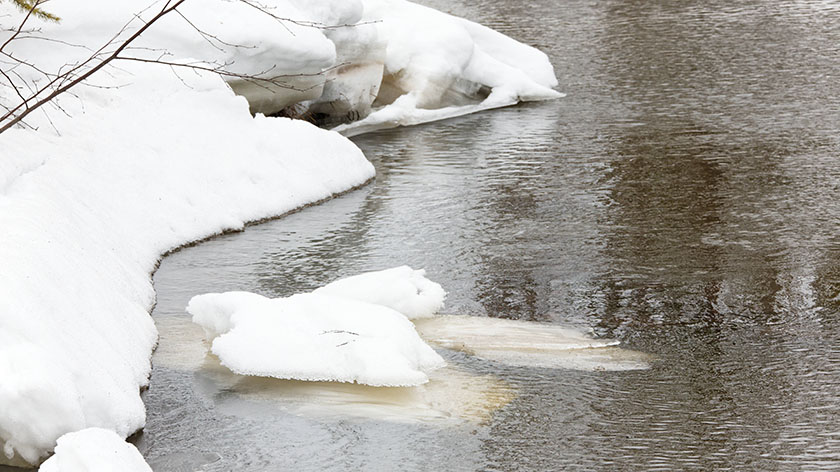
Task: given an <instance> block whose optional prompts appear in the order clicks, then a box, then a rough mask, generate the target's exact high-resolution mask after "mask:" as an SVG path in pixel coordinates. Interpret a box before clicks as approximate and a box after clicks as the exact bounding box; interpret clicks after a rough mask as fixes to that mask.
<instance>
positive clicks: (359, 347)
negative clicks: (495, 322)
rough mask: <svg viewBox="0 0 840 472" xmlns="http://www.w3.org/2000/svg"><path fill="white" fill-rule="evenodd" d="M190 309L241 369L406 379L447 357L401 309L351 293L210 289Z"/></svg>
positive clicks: (419, 379)
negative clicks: (272, 294)
mask: <svg viewBox="0 0 840 472" xmlns="http://www.w3.org/2000/svg"><path fill="white" fill-rule="evenodd" d="M187 312H188V313H190V314H192V315H193V322H195V323H197V324H199V325H201V326H202V327H204V328H205V331H206V333H207V334H208V337H209V338H215V339H212V348H211V350H212V352H213V354H215V355H216V356H218V358H219V360H220V361H221V363H222V365H224V366H226V367H227V368H229V369H230V370H232V371H233V372H235V373H238V374H242V375H254V376H261V377H274V378H280V379H297V380H308V381H337V382H355V383H360V384H365V385H372V386H389V387H403V386H414V385H421V384H424V383H426V382H428V380H429V377H428V375H427V372H429V371H432V370H435V369H437V368H440V367H443V366H444V365H445V362H444V360H443V359H442V358H441V357H440V356H439V355H438V354H437V353H436V352H435V351H434V350H433V349H432V348H430V347H429V346H428V345H427V344H426V343H424V342H423V340H421V339H420V337H419V336H418V335H417V332H416V331H415V330H414V325H413V324H412V323H411V322H410V321H409V320H408V319H407V318H406V317H405V316H403V315H402V314H401V313H399V312H397V311H395V310H392V309H390V308H388V307H385V306H382V305H375V304H372V303H366V302H362V301H358V300H354V299H351V298H346V297H341V296H333V295H327V294H318V293H306V294H297V295H293V296H291V297H287V298H275V299H269V298H265V297H261V296H259V295H255V294H252V293H245V292H228V293H212V294H205V295H199V296H196V297H193V299H192V300H190V303H189V306H188V307H187Z"/></svg>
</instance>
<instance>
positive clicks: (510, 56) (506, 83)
mask: <svg viewBox="0 0 840 472" xmlns="http://www.w3.org/2000/svg"><path fill="white" fill-rule="evenodd" d="M362 20H363V21H364V22H372V23H373V24H375V25H376V27H377V31H378V34H379V38H380V40H381V41H382V42H384V43H385V44H386V51H385V64H384V66H385V69H384V71H383V76H382V83H381V85H380V87H379V90H378V95H377V97H376V101H375V102H374V104H373V105H374V107H375V109H374V111H373V113H371V114H370V115H369V116H367V117H366V118H364V119H362V120H359V121H356V122H352V123H347V124H344V125H340V126H338V127H336V128H334V129H335V130H336V131H339V132H341V133H342V134H345V135H347V136H351V135H355V134H360V133H364V132H367V131H372V130H375V129H381V128H389V127H395V126H404V125H413V124H418V123H423V122H427V121H433V120H439V119H443V118H449V117H453V116H458V115H463V114H466V113H473V112H476V111H480V110H486V109H490V108H498V107H503V106H508V105H513V104H515V103H517V102H520V101H532V100H547V99H552V98H557V97H561V96H563V94H561V93H559V92H557V91H555V90H553V89H552V87H555V86H556V85H557V79H556V77H555V75H554V68H553V67H552V65H551V63H550V62H549V60H548V56H546V55H545V54H544V53H543V52H541V51H539V50H537V49H535V48H533V47H530V46H528V45H525V44H522V43H520V42H518V41H516V40H514V39H512V38H509V37H507V36H505V35H503V34H501V33H499V32H497V31H494V30H492V29H490V28H487V27H484V26H482V25H479V24H477V23H473V22H471V21H468V20H465V19H463V18H458V17H454V16H451V15H448V14H445V13H442V12H439V11H437V10H434V9H431V8H428V7H425V6H422V5H417V4H414V3H411V2H408V1H404V0H365V1H364V16H363V18H362Z"/></svg>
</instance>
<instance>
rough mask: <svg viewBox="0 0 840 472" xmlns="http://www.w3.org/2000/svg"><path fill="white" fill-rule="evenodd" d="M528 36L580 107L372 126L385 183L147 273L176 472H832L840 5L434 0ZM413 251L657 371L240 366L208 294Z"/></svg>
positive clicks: (838, 437)
mask: <svg viewBox="0 0 840 472" xmlns="http://www.w3.org/2000/svg"><path fill="white" fill-rule="evenodd" d="M427 3H429V4H430V5H433V6H435V7H437V8H439V9H442V10H444V11H449V12H451V13H453V14H457V15H460V16H465V17H467V18H470V19H473V20H476V21H479V22H481V23H484V24H486V25H488V26H491V27H493V28H496V29H498V30H499V31H502V32H503V33H506V34H508V35H510V36H513V37H515V38H517V39H520V40H522V41H524V42H526V43H529V44H533V45H535V46H537V47H539V48H541V49H542V50H544V51H546V52H547V53H548V54H549V55H550V57H551V60H552V63H553V64H554V65H555V68H556V71H557V76H558V78H559V80H560V86H559V89H560V90H561V91H563V92H565V93H567V94H568V96H567V97H566V98H563V99H560V100H556V101H551V102H543V103H534V104H527V105H523V106H518V107H513V108H508V109H503V110H497V111H492V112H485V113H480V114H477V115H472V116H467V117H462V118H457V119H452V120H448V121H444V122H440V123H434V124H428V125H423V126H419V127H415V128H410V129H398V130H390V131H384V132H378V133H374V134H369V135H364V136H360V137H357V138H354V140H355V142H356V143H357V144H358V145H359V146H360V147H361V148H362V149H363V150H364V151H365V154H366V155H367V156H368V158H369V159H370V160H371V161H372V162H373V163H374V164H375V165H376V168H377V178H376V181H375V182H374V183H373V184H371V185H370V186H368V187H365V188H363V189H361V190H358V191H355V192H351V193H349V194H347V195H345V196H342V197H340V198H337V199H335V200H332V201H330V202H327V203H326V204H323V205H320V206H316V207H311V208H308V209H305V210H303V211H301V212H298V213H295V214H293V215H290V216H288V217H285V218H283V219H280V220H276V221H273V222H269V223H266V224H262V225H258V226H253V227H249V228H248V229H247V230H246V231H244V232H242V233H237V234H231V235H225V236H221V237H218V238H214V239H213V240H210V241H208V242H205V243H202V244H200V245H198V246H195V247H190V248H187V249H184V250H181V251H179V252H177V253H175V254H173V255H171V256H169V257H168V258H166V259H165V260H164V261H163V264H162V265H161V267H160V270H159V271H158V272H157V274H156V276H155V285H156V289H157V292H158V297H159V299H158V306H157V308H156V310H155V312H154V317H155V320H156V322H157V323H158V325H159V328H160V330H161V335H162V339H161V347H160V349H159V350H158V352H157V353H156V355H155V370H154V373H153V376H152V381H151V387H150V389H149V391H147V392H146V393H145V394H144V395H145V397H144V398H145V400H146V403H147V406H148V412H149V413H148V414H149V418H148V424H147V427H146V429H145V431H144V433H143V434H142V435H141V436H140V437H139V438H137V440H136V442H137V444H138V446H139V447H140V449H141V451H142V452H143V453H144V455H145V456H146V457H147V459H148V460H149V461H150V463H151V464H152V465H153V466H154V467H155V469H156V470H161V471H163V470H207V471H210V470H214V471H216V470H218V471H227V470H237V471H258V470H284V469H287V468H294V469H295V470H312V471H315V470H318V471H320V470H500V471H514V470H523V471H531V470H560V469H564V470H592V469H600V470H673V469H684V470H730V469H732V470H793V469H796V470H836V469H838V468H840V165H838V164H840V4H838V3H836V2H830V1H779V0H761V1H755V0H746V1H740V2H727V1H721V0H707V1H702V2H701V1H689V0H664V1H657V2H651V1H643V0H635V1H634V0H628V1H619V0H601V1H593V0H568V1H565V2H556V1H552V0H534V1H530V2H517V1H487V0H480V1H475V2H455V3H451V2H443V1H442V0H440V1H439V0H435V1H431V2H427ZM402 264H408V265H411V266H413V267H416V268H420V267H424V268H426V269H427V271H428V275H429V276H430V278H432V279H433V280H436V281H438V282H440V283H441V284H442V285H443V286H444V287H445V288H446V289H447V290H448V292H449V297H448V299H447V308H446V312H447V313H448V314H455V315H474V316H481V317H491V318H507V319H514V320H530V321H539V322H543V323H546V324H550V325H552V326H569V327H577V328H580V329H591V330H593V331H594V333H595V334H596V335H597V336H601V337H611V338H615V339H618V340H620V341H621V342H622V345H623V346H624V347H626V348H628V349H633V350H637V351H642V352H646V353H649V354H651V355H652V356H653V359H654V360H652V361H651V362H650V368H649V369H645V370H615V371H613V370H610V369H606V370H603V369H595V370H592V369H589V370H586V369H584V370H579V369H570V368H545V367H533V366H531V367H529V366H521V365H520V366H512V365H509V364H505V363H500V362H494V361H488V360H482V359H480V358H475V357H473V356H469V355H467V354H464V353H460V352H457V351H450V350H447V349H441V353H442V354H443V355H444V357H446V358H447V360H448V361H449V363H450V365H451V366H452V367H451V368H450V369H448V370H447V371H445V372H443V373H440V374H437V375H438V377H437V380H433V382H432V383H431V384H430V386H429V387H428V388H426V389H425V390H423V391H420V392H419V393H418V392H417V391H412V390H411V389H393V390H388V391H386V392H384V393H383V392H381V391H376V390H375V389H374V390H371V389H364V388H355V387H351V386H330V385H328V384H322V385H316V386H314V387H313V386H311V385H306V384H301V383H293V382H280V381H261V380H255V379H246V378H241V377H236V376H233V375H232V374H229V373H227V372H226V371H225V369H223V368H221V367H219V366H218V365H217V363H215V362H214V361H213V360H212V359H209V358H206V357H205V356H204V351H205V350H206V346H205V345H203V344H202V343H201V342H200V338H201V333H200V331H198V329H197V328H195V327H193V326H191V324H190V323H189V319H188V317H187V315H186V314H184V307H185V306H186V303H187V301H188V300H189V298H190V297H191V296H193V295H196V294H200V293H205V292H211V291H227V290H247V291H252V292H257V293H261V294H263V295H267V296H285V295H289V294H291V293H295V292H299V291H304V290H310V289H312V288H315V287H317V286H319V285H322V284H325V283H327V282H330V281H332V280H334V279H336V278H338V277H342V276H347V275H353V274H356V273H359V272H362V271H366V270H374V269H382V268H387V267H391V266H396V265H402Z"/></svg>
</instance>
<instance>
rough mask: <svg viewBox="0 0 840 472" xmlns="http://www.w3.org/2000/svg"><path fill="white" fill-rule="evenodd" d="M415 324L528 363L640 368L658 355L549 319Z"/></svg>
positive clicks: (456, 345) (451, 319) (436, 339)
mask: <svg viewBox="0 0 840 472" xmlns="http://www.w3.org/2000/svg"><path fill="white" fill-rule="evenodd" d="M415 324H416V326H417V331H418V332H419V333H420V336H422V337H423V339H425V340H426V341H428V342H430V343H432V344H434V345H437V346H440V347H444V348H447V349H453V350H457V351H463V352H466V353H468V354H470V355H473V356H476V357H481V358H484V359H488V360H492V361H497V362H502V363H505V364H511V365H517V366H523V367H548V368H565V369H576V370H637V369H647V368H648V367H650V362H651V360H652V356H650V355H649V354H645V353H642V352H638V351H632V350H628V349H621V348H619V347H618V345H619V342H618V341H616V340H612V339H596V338H594V337H592V336H591V335H589V334H587V333H585V332H583V331H580V330H577V329H572V328H566V327H562V326H556V325H550V324H544V323H533V322H527V321H518V320H504V319H496V318H483V317H475V316H453V315H447V316H437V317H434V318H429V319H423V320H417V322H416V323H415Z"/></svg>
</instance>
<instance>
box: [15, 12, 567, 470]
mask: <svg viewBox="0 0 840 472" xmlns="http://www.w3.org/2000/svg"><path fill="white" fill-rule="evenodd" d="M148 3H149V2H146V1H140V0H137V1H132V2H118V3H117V4H114V3H113V2H104V1H99V0H97V1H90V2H82V3H79V2H70V1H69V0H55V1H52V2H49V3H48V4H47V5H45V6H48V8H49V10H50V11H51V12H53V13H56V14H57V15H58V16H60V17H62V21H61V23H58V24H55V23H44V22H41V23H38V24H34V26H36V27H38V28H40V29H41V32H40V33H38V34H40V35H41V36H43V37H46V38H50V39H51V40H58V41H60V42H55V41H45V40H38V39H27V38H23V39H18V40H15V41H14V42H12V43H10V44H9V46H8V47H7V49H6V51H8V52H9V53H10V54H12V55H14V56H15V57H19V58H28V59H31V60H33V61H34V60H37V65H38V66H39V68H40V69H46V70H57V69H58V68H59V67H60V66H61V65H62V64H65V63H73V62H75V61H78V60H79V59H80V58H83V57H86V56H87V55H89V54H90V51H89V49H88V48H97V47H99V46H100V45H102V44H104V43H105V42H106V41H107V39H108V38H110V37H111V35H113V34H114V32H115V31H118V30H119V29H120V28H121V27H122V25H123V24H124V23H125V22H126V21H128V19H130V18H131V17H132V15H133V14H134V13H136V12H139V11H141V10H143V9H144V8H145V7H147V6H148ZM270 6H271V8H272V9H271V13H272V14H273V15H274V16H278V17H283V18H295V19H301V20H305V21H309V22H314V23H316V24H318V25H321V26H324V25H344V24H354V23H357V22H360V21H364V22H365V23H364V24H363V25H361V26H356V27H352V28H313V27H309V26H302V25H299V24H295V23H290V22H278V20H276V19H275V18H274V17H272V16H271V15H266V13H265V12H260V11H258V10H257V9H254V8H252V7H251V6H249V5H248V4H245V3H241V2H222V1H218V2H216V1H214V2H213V4H212V6H210V5H208V4H207V3H206V2H205V3H202V4H201V5H200V6H199V5H198V4H190V3H189V2H187V3H186V4H185V6H184V9H183V14H184V17H186V18H189V19H190V21H189V22H187V21H186V20H185V19H184V18H182V17H179V16H175V15H172V16H171V17H168V18H166V19H165V20H164V21H162V22H161V23H160V24H156V25H155V26H154V27H153V28H152V29H150V30H149V31H148V34H147V35H146V36H144V40H143V42H142V43H139V44H138V46H142V47H143V48H146V49H137V50H135V51H133V52H134V53H135V54H137V55H138V57H157V56H158V55H159V54H160V49H159V48H164V49H165V50H166V51H169V52H171V54H172V56H171V57H169V56H167V57H168V60H172V61H188V60H190V58H199V59H201V60H205V61H215V62H216V63H224V64H229V67H230V68H231V70H233V71H235V72H237V73H242V74H257V73H259V72H261V71H265V70H273V72H272V73H284V74H314V73H318V72H320V71H324V70H329V72H328V73H327V74H326V78H327V79H329V80H328V81H327V80H324V78H325V76H316V77H320V78H321V80H320V81H315V82H313V84H312V86H307V87H299V86H297V85H298V84H297V83H296V86H295V87H294V89H283V90H280V92H283V93H279V94H278V93H269V92H271V91H269V90H266V89H265V88H264V87H262V88H260V87H256V88H254V87H251V85H253V83H252V82H249V81H236V80H233V81H231V83H230V84H229V85H228V84H226V83H225V82H224V81H223V80H222V78H221V77H219V76H218V75H216V74H213V73H211V72H206V71H198V70H191V69H190V70H174V69H171V68H169V67H166V66H161V65H154V64H145V63H136V62H119V63H114V64H113V66H109V67H108V68H106V69H104V70H102V71H101V72H100V73H98V74H97V75H95V76H94V77H93V78H92V79H91V80H90V81H89V82H88V83H87V84H86V85H85V84H83V85H81V86H79V87H76V88H74V89H73V90H72V94H66V95H64V96H62V97H61V98H60V99H59V100H58V101H57V102H56V105H58V106H60V107H61V108H60V109H59V108H57V107H49V106H48V107H44V109H43V112H41V111H39V112H37V113H34V114H32V115H30V117H29V118H28V119H27V126H25V127H19V128H14V129H11V130H9V131H6V132H5V133H3V134H2V135H0V228H2V231H0V261H2V265H0V379H2V382H0V445H2V448H3V454H0V463H13V464H24V463H30V464H37V463H38V462H39V461H41V460H43V459H44V458H45V457H46V456H47V455H48V454H49V453H50V452H51V451H52V450H53V448H54V447H55V444H56V440H57V439H58V438H59V437H60V436H62V435H64V434H66V433H69V432H73V431H79V430H82V429H85V428H88V427H102V428H106V429H110V430H114V431H116V432H117V434H119V435H120V436H122V437H125V436H127V435H129V434H131V433H132V432H134V431H136V430H138V429H140V428H142V427H143V424H144V420H145V410H144V406H143V403H142V401H141V399H140V396H139V391H140V389H141V388H142V387H143V386H144V385H146V384H147V382H148V376H149V371H150V364H149V358H150V355H151V352H152V349H153V348H154V345H155V342H156V339H157V333H156V331H155V328H154V324H153V323H152V321H151V318H150V317H149V316H148V313H149V310H150V309H151V308H152V306H153V304H154V290H153V287H152V285H151V281H150V274H151V272H152V271H153V270H154V268H155V265H156V263H157V261H158V260H159V259H160V257H161V256H162V255H163V254H165V253H166V252H168V251H170V250H172V249H174V248H177V247H179V246H181V245H183V244H186V243H189V242H191V241H195V240H199V239H202V238H206V237H208V236H210V235H213V234H216V233H219V232H222V231H226V230H231V229H239V228H242V226H243V225H244V224H245V223H246V222H249V221H254V220H259V219H263V218H266V217H271V216H276V215H280V214H283V213H285V212H288V211H290V210H292V209H295V208H297V207H300V206H302V205H306V204H308V203H312V202H315V201H318V200H321V199H324V198H327V197H329V196H331V195H334V194H336V193H339V192H342V191H346V190H348V189H350V188H352V187H354V186H358V185H361V184H363V183H364V182H366V181H367V180H369V179H370V178H372V177H373V175H374V170H373V167H372V166H371V165H370V163H369V162H367V160H366V159H365V158H364V156H363V155H362V153H361V151H359V150H358V148H357V147H356V146H355V145H353V144H352V143H351V142H350V141H348V140H347V139H346V138H344V137H342V136H340V135H339V134H337V133H334V132H330V131H324V130H321V129H318V128H316V127H315V126H313V125H310V124H308V123H305V122H302V121H293V120H289V119H285V118H266V117H263V116H261V115H257V116H256V117H252V116H251V114H250V113H249V110H250V111H265V112H273V111H280V110H283V109H285V108H287V107H289V106H303V107H306V108H307V109H308V110H311V111H312V112H313V113H314V112H317V113H322V114H323V113H324V110H328V109H329V110H339V111H336V112H335V115H336V116H337V117H339V118H340V117H342V116H345V115H347V114H348V113H350V112H353V113H350V114H351V115H352V116H356V117H362V116H364V115H366V114H367V113H370V112H371V111H372V110H374V108H376V107H381V109H380V110H379V112H378V113H379V115H377V112H376V111H374V112H373V113H372V114H371V115H370V117H369V119H371V121H376V120H377V119H378V120H379V121H377V122H376V123H371V121H368V122H364V121H362V122H360V123H366V124H367V125H372V126H373V125H375V126H380V125H394V124H399V123H409V122H415V121H417V120H414V121H411V120H409V121H405V120H404V119H403V118H405V117H406V116H421V117H422V116H424V115H428V117H429V118H439V117H442V116H448V115H451V114H452V113H448V111H451V110H452V107H456V106H463V107H473V108H463V109H462V110H463V111H471V110H473V109H479V108H481V107H482V104H484V106H483V108H487V107H488V106H490V105H492V106H500V105H505V104H510V103H514V102H516V101H518V100H520V99H540V98H551V97H553V96H556V95H557V94H556V92H553V91H552V90H551V89H550V87H551V86H553V85H554V84H555V83H556V81H555V79H554V75H553V71H552V70H551V65H550V64H549V63H548V61H547V59H546V58H545V56H544V55H542V54H541V53H539V52H538V51H536V50H533V49H531V48H529V47H527V46H524V45H521V44H519V43H516V42H515V41H513V40H510V39H509V38H505V37H504V36H502V35H499V34H498V33H494V32H492V31H490V30H488V29H486V28H483V27H480V26H478V25H475V24H473V23H469V22H465V21H463V20H458V19H455V18H453V17H450V16H448V15H443V14H439V13H436V12H433V11H432V10H428V9H425V8H421V7H416V6H414V5H412V4H410V3H407V2H401V1H398V0H394V1H376V2H374V1H369V2H352V1H351V2H330V1H324V2H304V1H280V0H278V1H275V2H271V5H270ZM154 8H160V5H157V6H156V7H153V9H152V10H150V11H154ZM148 13H149V11H147V13H146V14H147V15H148ZM21 15H22V14H21V12H19V11H17V10H16V9H15V8H14V7H13V6H12V4H11V3H9V2H3V3H0V18H2V22H3V23H2V24H3V26H4V31H2V32H0V41H5V38H7V37H8V35H9V34H11V33H10V31H6V30H5V28H6V27H7V25H15V24H17V22H19V20H20V19H21V17H22V16H21ZM395 24H399V25H402V26H399V27H394V25H395ZM196 26H197V27H196ZM408 26H411V27H413V28H414V29H408ZM135 28H136V26H135ZM410 31H413V32H414V33H410ZM201 32H206V33H212V35H213V36H214V37H218V38H221V39H222V40H223V42H218V41H217V40H215V39H213V38H212V37H209V36H207V35H206V33H205V34H202V33H201ZM420 33H423V34H424V37H425V38H426V39H427V40H424V41H412V40H411V39H412V38H416V37H417V36H416V35H417V34H420ZM406 34H408V36H406ZM412 34H413V35H414V36H412ZM232 45H236V46H232ZM444 46H445V47H444ZM353 64H359V65H360V66H359V67H351V66H352V65H353ZM2 67H3V68H4V69H8V63H7V62H3V63H2ZM9 70H11V69H9ZM14 72H15V74H20V75H21V76H22V77H23V78H25V79H26V80H28V81H30V82H31V81H34V80H37V79H38V77H39V74H40V73H38V72H36V71H34V70H30V69H28V68H27V67H25V66H18V67H16V68H15V69H14ZM301 77H302V78H301V79H300V80H310V81H311V80H312V79H311V77H312V76H310V75H304V76H301ZM303 77H305V79H304V78H303ZM383 84H385V85H387V86H388V90H389V92H388V94H382V93H380V89H381V86H382V85H383ZM231 88H233V90H235V91H237V92H239V93H241V94H244V95H246V96H247V97H248V99H249V101H246V100H245V99H244V98H242V97H241V96H236V95H234V93H233V92H232V91H231ZM274 92H278V90H274ZM351 92H352V93H351ZM16 95H17V92H16V91H14V90H13V89H11V88H10V87H0V100H2V102H3V103H4V104H6V103H15V100H16ZM485 96H486V97H487V98H486V100H492V101H489V102H488V101H486V100H485V99H484V97H485ZM452 97H460V98H457V99H455V98H452ZM377 100H379V102H377ZM482 100H485V101H484V102H483V101H482ZM391 103H393V105H391V107H390V108H389V105H390V104H391ZM407 104H408V105H411V106H408V105H407ZM395 107H396V108H395ZM388 110H400V113H399V114H398V115H399V117H402V118H400V119H396V118H394V119H390V118H389V119H381V118H382V116H384V115H386V114H387V113H389V111H388ZM434 110H443V111H445V112H446V113H443V112H441V113H438V114H434V113H435V112H434ZM377 116H379V117H380V118H376V117H377ZM400 120H403V121H400ZM351 126H352V125H351Z"/></svg>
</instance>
